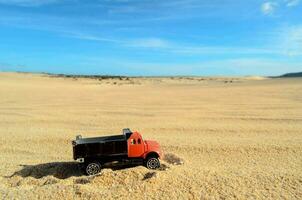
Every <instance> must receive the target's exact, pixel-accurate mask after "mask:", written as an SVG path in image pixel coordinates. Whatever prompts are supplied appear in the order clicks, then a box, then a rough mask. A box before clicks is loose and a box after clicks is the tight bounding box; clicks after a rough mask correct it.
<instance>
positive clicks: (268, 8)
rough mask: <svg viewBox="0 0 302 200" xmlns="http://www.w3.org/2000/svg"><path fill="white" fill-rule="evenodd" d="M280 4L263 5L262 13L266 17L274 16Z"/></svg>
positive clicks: (266, 3)
mask: <svg viewBox="0 0 302 200" xmlns="http://www.w3.org/2000/svg"><path fill="white" fill-rule="evenodd" d="M277 7H278V4H277V3H276V2H271V1H269V2H265V3H263V4H262V5H261V11H262V13H263V14H265V15H272V14H274V12H275V10H276V8H277Z"/></svg>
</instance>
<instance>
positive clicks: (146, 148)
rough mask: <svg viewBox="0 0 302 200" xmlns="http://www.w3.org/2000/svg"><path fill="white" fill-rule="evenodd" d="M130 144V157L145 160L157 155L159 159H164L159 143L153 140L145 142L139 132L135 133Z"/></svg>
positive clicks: (129, 140)
mask: <svg viewBox="0 0 302 200" xmlns="http://www.w3.org/2000/svg"><path fill="white" fill-rule="evenodd" d="M127 143H128V145H127V146H128V157H129V158H137V157H141V158H143V159H145V158H146V157H147V156H150V153H151V154H156V155H157V156H158V158H161V157H162V153H161V149H160V146H159V144H158V142H156V141H153V140H143V138H142V135H141V134H140V133H138V132H133V133H132V134H131V136H130V137H129V139H128V140H127Z"/></svg>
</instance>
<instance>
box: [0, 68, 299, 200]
mask: <svg viewBox="0 0 302 200" xmlns="http://www.w3.org/2000/svg"><path fill="white" fill-rule="evenodd" d="M125 127H129V128H131V129H132V130H137V131H139V132H141V133H142V134H143V136H144V138H147V139H155V140H158V141H159V142H160V144H161V146H162V148H163V150H164V152H165V153H166V154H168V155H169V156H170V157H169V159H166V160H164V161H162V162H163V164H164V165H163V166H164V168H163V169H162V170H155V171H152V170H148V169H146V168H145V167H143V166H137V167H133V168H126V169H120V170H113V169H110V168H108V169H104V170H103V171H102V173H101V174H100V175H97V176H92V177H86V176H83V175H82V174H81V172H80V171H79V170H78V168H77V165H76V164H75V163H74V162H73V160H72V146H71V140H72V139H74V138H75V136H76V135H78V134H82V135H83V136H85V137H88V136H99V135H108V134H111V133H112V134H115V133H120V132H121V129H122V128H125ZM173 156H174V158H173ZM178 158H180V159H182V160H183V162H184V164H182V165H174V164H173V162H174V161H175V159H176V160H177V159H178ZM0 162H1V165H0V199H89V198H91V199H105V198H106V199H107V198H108V199H111V198H112V199H116V198H121V199H301V197H302V79H262V78H259V77H249V78H223V77H221V78H215V77H213V78H204V77H182V78H181V77H178V78H135V79H122V80H115V79H114V80H112V79H100V80H98V79H95V80H91V79H84V78H58V77H48V76H47V75H32V74H21V73H19V74H16V73H0Z"/></svg>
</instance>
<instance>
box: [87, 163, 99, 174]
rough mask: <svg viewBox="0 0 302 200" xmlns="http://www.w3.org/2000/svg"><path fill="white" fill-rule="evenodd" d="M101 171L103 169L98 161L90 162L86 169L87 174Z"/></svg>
mask: <svg viewBox="0 0 302 200" xmlns="http://www.w3.org/2000/svg"><path fill="white" fill-rule="evenodd" d="M100 171H101V164H100V163H99V162H96V161H93V162H90V163H89V164H88V165H87V166H86V169H85V172H86V174H87V175H89V176H91V175H95V174H98V173H100Z"/></svg>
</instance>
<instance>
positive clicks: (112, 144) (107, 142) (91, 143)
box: [72, 129, 131, 160]
mask: <svg viewBox="0 0 302 200" xmlns="http://www.w3.org/2000/svg"><path fill="white" fill-rule="evenodd" d="M130 135H131V131H130V130H129V129H124V130H123V134H120V135H112V136H103V137H93V138H82V137H81V136H80V137H77V139H76V140H74V141H72V145H73V158H74V159H75V160H76V159H78V158H94V157H110V156H123V155H125V156H126V155H127V154H128V150H127V139H128V138H129V137H130Z"/></svg>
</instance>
